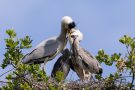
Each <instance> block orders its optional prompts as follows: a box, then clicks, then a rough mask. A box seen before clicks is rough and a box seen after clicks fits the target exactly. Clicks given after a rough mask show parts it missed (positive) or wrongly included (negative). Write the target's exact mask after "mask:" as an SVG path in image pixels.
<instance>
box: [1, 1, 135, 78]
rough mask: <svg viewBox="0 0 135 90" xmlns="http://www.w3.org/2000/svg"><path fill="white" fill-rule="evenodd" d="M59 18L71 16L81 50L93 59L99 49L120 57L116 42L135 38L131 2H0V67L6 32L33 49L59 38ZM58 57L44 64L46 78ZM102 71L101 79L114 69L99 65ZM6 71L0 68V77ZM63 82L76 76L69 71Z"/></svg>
mask: <svg viewBox="0 0 135 90" xmlns="http://www.w3.org/2000/svg"><path fill="white" fill-rule="evenodd" d="M63 16H71V17H72V18H73V20H74V21H75V22H76V23H77V28H78V29H79V30H80V31H81V32H82V33H83V34H84V40H83V41H82V42H81V46H82V47H84V48H85V49H86V50H88V51H89V52H91V53H92V54H93V55H94V56H95V55H97V52H98V50H99V49H104V50H105V52H106V53H107V54H109V55H111V54H113V53H114V52H117V53H119V52H120V53H122V54H124V53H125V51H126V50H125V47H124V46H123V45H122V44H121V43H119V41H118V40H119V38H120V37H122V36H123V35H125V34H126V35H129V36H132V37H135V0H0V44H1V45H0V57H1V58H0V64H1V63H2V61H3V58H4V56H3V54H4V52H5V46H4V45H5V43H4V38H6V37H7V35H6V34H5V30H6V29H10V28H13V29H14V30H15V32H17V37H18V38H21V37H24V36H25V35H29V36H31V39H32V40H33V42H32V46H33V47H32V48H31V49H33V48H34V47H35V46H36V45H37V44H38V43H40V42H41V41H43V40H45V39H47V38H49V37H52V36H56V35H59V33H60V28H61V26H60V25H61V18H62V17H63ZM31 49H28V50H24V51H23V53H25V54H26V53H28V52H29V51H31ZM58 57H59V56H57V57H56V58H55V59H54V60H52V61H50V62H48V63H47V66H46V71H47V74H48V75H50V73H51V70H52V68H53V65H54V63H55V62H56V60H57V58H58ZM102 67H103V70H104V72H103V76H104V77H105V76H107V75H108V74H109V73H111V72H114V71H116V68H114V66H113V67H108V66H105V65H104V64H102ZM10 68H11V67H7V68H6V69H5V70H2V69H1V68H0V75H1V74H2V73H4V72H5V71H7V70H9V69H10ZM4 77H5V76H3V77H0V80H3V79H4ZM67 78H68V79H72V80H74V79H77V75H76V74H75V73H74V72H73V71H70V74H69V75H68V77H67Z"/></svg>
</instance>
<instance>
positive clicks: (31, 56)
mask: <svg viewBox="0 0 135 90" xmlns="http://www.w3.org/2000/svg"><path fill="white" fill-rule="evenodd" d="M75 26H76V25H75V22H74V21H73V19H72V18H71V17H69V16H64V17H63V18H62V20H61V33H60V35H59V36H56V37H51V38H49V39H46V40H44V41H42V42H41V43H39V44H38V45H37V46H36V48H35V49H34V50H32V51H31V52H30V53H28V54H26V55H25V56H24V57H23V58H22V60H21V61H22V63H24V64H40V63H44V64H45V63H46V62H47V61H50V60H52V59H54V58H55V57H56V56H57V55H58V54H59V53H60V52H61V51H62V50H63V49H64V48H65V46H66V44H67V32H68V30H70V29H72V28H75Z"/></svg>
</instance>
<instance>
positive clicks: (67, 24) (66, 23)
mask: <svg viewBox="0 0 135 90" xmlns="http://www.w3.org/2000/svg"><path fill="white" fill-rule="evenodd" d="M62 27H63V28H65V29H66V30H70V29H72V28H75V27H76V24H75V22H74V21H73V19H72V18H71V17H69V16H64V17H63V18H62Z"/></svg>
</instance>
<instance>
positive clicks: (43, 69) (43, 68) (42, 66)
mask: <svg viewBox="0 0 135 90" xmlns="http://www.w3.org/2000/svg"><path fill="white" fill-rule="evenodd" d="M46 63H47V61H46V60H44V63H43V64H42V65H41V68H42V71H43V72H44V74H45V73H46V72H45V65H46Z"/></svg>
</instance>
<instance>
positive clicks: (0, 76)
mask: <svg viewBox="0 0 135 90" xmlns="http://www.w3.org/2000/svg"><path fill="white" fill-rule="evenodd" d="M13 69H15V68H12V69H10V70H9V71H7V72H5V73H3V74H1V75H0V77H2V76H3V75H4V74H6V73H8V72H10V71H12V70H13Z"/></svg>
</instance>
